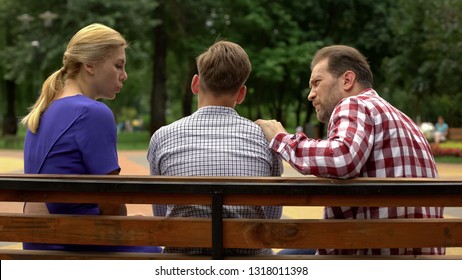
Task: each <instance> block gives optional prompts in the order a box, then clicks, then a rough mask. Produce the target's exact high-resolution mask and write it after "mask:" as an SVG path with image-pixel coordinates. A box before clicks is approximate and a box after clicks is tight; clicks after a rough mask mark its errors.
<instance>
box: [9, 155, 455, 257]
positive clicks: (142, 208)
mask: <svg viewBox="0 0 462 280" xmlns="http://www.w3.org/2000/svg"><path fill="white" fill-rule="evenodd" d="M119 164H120V167H121V173H120V174H121V175H148V174H149V165H148V162H147V160H146V151H119ZM437 165H438V171H439V174H440V177H441V178H462V164H450V163H438V164H437ZM23 172H24V171H23V154H22V151H17V150H0V174H12V173H13V174H22V173H23ZM283 176H286V177H298V176H304V175H301V174H300V173H298V172H297V171H295V170H294V169H293V168H292V167H291V166H290V165H288V164H287V163H285V162H284V174H283ZM22 205H23V203H17V202H0V213H21V212H22ZM127 209H128V213H129V215H134V214H143V215H147V216H148V215H152V209H151V206H150V205H145V204H131V205H128V206H127ZM283 215H284V217H286V218H297V219H311V218H319V217H321V215H322V207H284V212H283ZM445 216H446V217H448V218H462V207H447V208H446V209H445ZM0 246H11V247H12V248H19V245H18V244H17V243H14V244H10V243H3V244H2V243H1V242H0ZM456 252H457V254H462V248H450V249H448V252H447V253H448V254H452V253H454V254H455V253H456Z"/></svg>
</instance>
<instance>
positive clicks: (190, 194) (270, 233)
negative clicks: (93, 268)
mask: <svg viewBox="0 0 462 280" xmlns="http://www.w3.org/2000/svg"><path fill="white" fill-rule="evenodd" d="M0 198H1V201H30V202H32V201H35V202H80V203H84V202H85V203H98V202H105V201H108V200H110V201H112V202H117V203H127V204H132V203H133V204H152V203H158V204H159V203H172V204H206V205H211V206H212V218H211V219H201V218H159V217H137V216H131V217H120V216H75V215H72V216H70V215H69V216H68V215H46V216H45V215H29V214H27V215H26V214H1V215H0V241H10V242H37V243H62V244H75V243H77V244H94V245H122V244H123V245H161V246H173V247H211V248H212V252H213V253H212V256H196V257H194V258H201V259H202V258H214V259H220V258H223V255H222V250H223V249H224V248H339V249H342V248H343V249H348V248H390V247H391V248H400V247H406V248H409V247H438V246H442V247H462V219H425V220H422V219H393V220H322V219H309V220H307V219H303V220H294V219H285V220H261V219H223V218H222V211H221V210H222V205H224V204H227V205H282V206H324V205H329V206H462V181H461V180H442V179H404V178H401V179H390V178H386V179H383V178H381V179H377V178H375V179H369V178H359V179H353V180H332V179H321V178H314V177H296V178H295V177H294V178H287V177H283V178H269V177H268V178H266V177H265V178H253V177H152V176H92V175H85V176H73V175H0ZM423 233H424V234H423ZM18 251H19V250H16V252H11V250H7V251H5V250H3V252H0V258H2V259H7V258H91V259H93V258H104V259H107V258H143V259H149V258H190V257H192V256H181V255H172V256H168V255H167V254H157V255H154V254H151V255H147V254H127V253H126V254H116V253H112V254H98V253H95V254H93V253H89V254H72V253H63V252H54V253H52V254H51V253H50V252H47V253H40V252H35V253H31V252H27V251H20V252H18ZM257 258H265V257H261V256H259V257H257ZM451 258H454V256H452V257H451Z"/></svg>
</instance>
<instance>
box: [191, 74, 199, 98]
mask: <svg viewBox="0 0 462 280" xmlns="http://www.w3.org/2000/svg"><path fill="white" fill-rule="evenodd" d="M199 83H200V78H199V75H197V74H196V75H194V77H193V78H192V80H191V91H192V93H193V94H198V93H199Z"/></svg>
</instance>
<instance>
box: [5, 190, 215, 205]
mask: <svg viewBox="0 0 462 280" xmlns="http://www.w3.org/2000/svg"><path fill="white" fill-rule="evenodd" d="M0 201H11V202H13V201H18V202H23V201H27V202H62V203H99V202H107V201H111V202H113V203H126V204H153V203H156V204H168V203H175V204H204V205H210V204H211V201H212V199H211V197H210V196H209V195H205V194H146V193H130V192H128V193H127V192H121V193H111V192H104V193H102V192H99V193H98V192H92V193H90V195H89V192H60V191H56V192H55V191H14V190H1V191H0Z"/></svg>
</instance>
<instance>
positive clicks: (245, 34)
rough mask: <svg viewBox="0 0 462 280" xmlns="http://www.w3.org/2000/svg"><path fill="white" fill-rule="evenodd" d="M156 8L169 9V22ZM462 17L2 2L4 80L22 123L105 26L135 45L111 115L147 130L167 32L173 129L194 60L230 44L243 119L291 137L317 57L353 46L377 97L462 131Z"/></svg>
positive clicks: (402, 1) (171, 3)
mask: <svg viewBox="0 0 462 280" xmlns="http://www.w3.org/2000/svg"><path fill="white" fill-rule="evenodd" d="M159 4H162V5H163V7H165V12H164V13H163V14H161V15H159V14H158V13H157V10H158V8H159ZM47 10H49V11H52V12H54V13H57V14H59V15H58V18H57V19H55V20H54V22H53V25H52V26H51V27H50V28H45V27H44V26H43V24H42V21H41V20H40V19H39V18H38V16H39V14H40V13H42V12H44V11H47ZM24 13H28V14H30V15H31V16H33V17H34V18H35V20H34V21H32V22H31V23H30V27H29V29H27V30H26V29H24V28H23V27H22V26H21V24H20V23H19V21H17V19H16V18H17V16H18V15H21V14H24ZM461 16H462V0H416V1H408V0H383V1H370V0H324V1H283V0H271V1H270V0H236V1H224V0H213V1H212V0H182V1H180V0H157V1H152V0H125V1H119V0H106V1H100V0H66V1H63V0H49V1H35V0H0V20H1V22H2V25H1V27H0V48H1V50H2V51H1V52H0V58H1V59H2V62H3V63H2V64H1V65H0V73H1V75H2V77H3V78H4V79H8V80H14V81H15V82H16V84H17V92H16V96H17V98H16V110H17V112H18V113H17V114H18V115H24V113H25V112H26V108H27V107H28V106H30V105H31V104H32V103H33V102H34V100H35V98H36V95H37V91H38V87H39V85H41V83H42V82H43V80H44V79H45V78H46V77H47V76H48V75H49V74H51V73H52V72H53V71H55V70H56V69H58V68H59V67H60V66H61V63H62V54H63V51H64V49H65V47H66V44H67V41H68V40H69V39H70V37H71V36H72V35H73V34H74V33H75V32H76V31H77V30H78V29H80V28H81V27H83V26H85V25H87V24H89V23H92V22H101V23H104V24H107V25H109V26H112V27H114V28H115V29H117V30H119V31H120V32H121V33H122V34H124V35H125V37H126V38H127V40H128V41H129V42H130V48H129V49H128V50H127V72H128V76H129V79H128V80H127V82H126V83H125V85H124V89H123V91H122V92H121V93H120V94H119V95H118V97H117V99H116V100H114V101H110V102H106V104H108V106H110V107H111V109H112V110H113V111H114V113H115V115H116V118H117V119H118V121H119V120H121V119H124V118H126V116H125V115H126V109H125V108H130V110H132V111H133V110H134V111H136V114H141V115H142V116H143V117H144V118H145V116H149V115H150V110H151V106H150V104H151V99H152V98H153V97H152V96H151V92H152V88H153V86H154V83H153V70H152V68H153V54H154V51H155V49H154V32H153V31H154V28H155V27H156V26H158V25H159V24H162V25H164V28H165V30H166V34H167V60H166V62H167V63H166V64H167V65H166V68H165V70H164V71H165V73H166V77H167V86H166V96H167V100H166V106H167V108H166V120H167V123H170V122H172V121H174V120H176V119H179V118H181V117H183V114H187V112H188V110H187V109H189V111H191V109H192V110H194V109H195V104H194V103H195V100H194V99H192V98H191V96H190V95H191V92H190V90H189V88H190V80H191V77H192V75H193V74H195V67H194V65H195V61H194V58H195V57H196V56H197V55H198V54H199V53H201V52H202V51H203V50H205V48H207V47H208V46H209V45H211V44H212V43H213V42H214V41H216V40H217V39H228V40H230V41H234V42H237V43H239V44H241V45H242V46H243V47H244V49H245V50H246V51H247V52H248V54H249V57H250V59H251V61H252V68H253V71H252V73H251V76H250V78H249V80H248V82H247V87H248V94H247V97H246V100H245V102H244V103H243V104H241V105H239V106H238V107H237V108H236V109H237V110H238V111H239V113H240V114H242V115H244V116H246V117H248V118H250V119H256V118H261V117H263V118H276V119H279V120H281V121H282V122H283V123H284V124H285V125H286V126H288V127H289V128H290V129H292V128H294V127H295V126H297V125H299V124H303V123H304V122H311V123H312V124H315V122H316V120H315V118H314V117H313V116H312V112H313V110H312V106H311V104H310V103H309V102H308V101H307V100H306V96H307V94H308V91H309V90H308V79H309V75H310V70H309V66H310V61H311V58H312V56H313V55H314V53H315V51H316V50H317V49H318V48H320V47H322V46H325V45H329V44H347V45H352V46H354V47H356V48H358V49H359V50H361V51H362V52H363V53H364V54H365V55H366V56H367V57H368V60H369V62H370V64H371V67H372V70H373V72H374V87H375V88H376V89H377V90H378V92H379V94H381V95H382V96H384V97H385V98H386V99H387V100H389V101H390V102H391V103H392V104H394V105H396V106H397V107H398V108H400V109H401V110H403V111H404V112H405V113H407V114H408V115H410V116H411V117H412V118H414V119H416V120H417V119H418V118H420V120H421V121H431V122H434V120H435V119H436V116H437V115H444V116H445V119H446V121H447V122H448V123H449V125H450V126H462V110H460V107H461V105H462V91H461V88H462V79H460V78H459V77H460V76H461V75H462V68H461V67H460V64H461V62H462V61H461V59H462V48H461V42H462V28H460V22H461ZM33 40H38V41H39V42H40V48H39V49H34V47H32V46H31V41H33ZM37 50H38V51H39V52H38V53H37V52H35V51H37ZM3 91H4V87H0V92H1V94H0V102H1V106H0V110H4V104H5V102H4V101H5V99H4V97H3V96H4V94H3ZM152 101H153V102H156V100H152ZM191 102H192V104H191ZM430 104H431V106H430ZM1 116H2V114H0V118H1Z"/></svg>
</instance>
